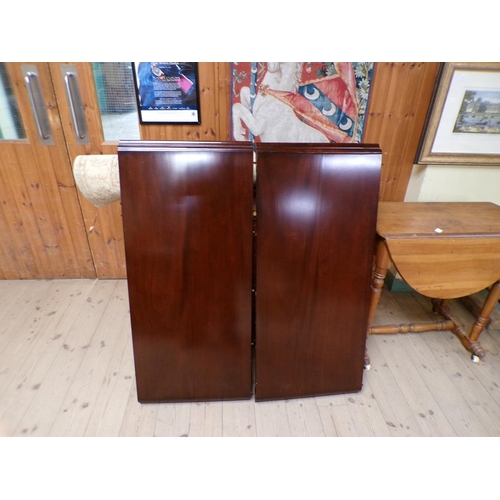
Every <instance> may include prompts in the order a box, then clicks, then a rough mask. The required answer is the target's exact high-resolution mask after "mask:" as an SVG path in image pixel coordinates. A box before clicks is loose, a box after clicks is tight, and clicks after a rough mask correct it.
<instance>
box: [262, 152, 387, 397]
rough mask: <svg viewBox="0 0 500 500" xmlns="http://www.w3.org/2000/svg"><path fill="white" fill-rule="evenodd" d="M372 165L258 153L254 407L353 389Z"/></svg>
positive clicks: (364, 157)
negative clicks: (264, 402) (267, 401)
mask: <svg viewBox="0 0 500 500" xmlns="http://www.w3.org/2000/svg"><path fill="white" fill-rule="evenodd" d="M381 159H382V155H381V151H380V150H379V148H378V147H376V146H369V145H366V146H360V145H352V146H351V147H347V146H342V147H339V146H336V145H330V146H319V145H286V144H281V145H279V144H259V145H258V146H257V165H258V166H257V245H256V246H257V256H256V266H257V269H256V289H257V295H256V388H255V397H256V400H265V399H276V398H295V397H306V396H316V395H326V394H334V393H345V392H355V391H358V390H360V389H361V386H362V378H363V364H364V351H365V341H366V331H367V327H368V323H367V322H368V307H369V299H370V277H371V269H372V260H373V253H374V244H375V235H376V218H377V204H378V193H379V182H380V168H381Z"/></svg>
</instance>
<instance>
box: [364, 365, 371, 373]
mask: <svg viewBox="0 0 500 500" xmlns="http://www.w3.org/2000/svg"><path fill="white" fill-rule="evenodd" d="M371 367H372V365H370V364H367V365H365V370H366V371H367V372H368V371H370V368H371Z"/></svg>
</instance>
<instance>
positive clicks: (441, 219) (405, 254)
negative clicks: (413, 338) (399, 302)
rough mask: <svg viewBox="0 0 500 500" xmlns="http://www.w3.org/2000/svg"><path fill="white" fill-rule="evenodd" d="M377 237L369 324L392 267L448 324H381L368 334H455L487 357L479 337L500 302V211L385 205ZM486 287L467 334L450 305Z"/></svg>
mask: <svg viewBox="0 0 500 500" xmlns="http://www.w3.org/2000/svg"><path fill="white" fill-rule="evenodd" d="M377 233H378V248H377V253H376V259H375V269H374V273H373V280H372V300H371V305H370V314H369V322H370V323H371V320H372V318H373V317H374V315H375V311H376V309H377V305H378V300H379V298H380V293H381V290H382V287H383V284H384V278H385V276H386V273H387V269H388V267H389V265H390V264H391V263H392V264H394V267H395V268H396V269H397V271H398V272H399V274H400V275H401V277H402V278H403V279H404V280H405V281H406V282H407V283H408V284H409V285H410V286H411V287H412V288H413V289H415V290H416V291H417V292H418V293H420V294H422V295H425V296H427V297H430V298H432V299H433V301H432V302H433V310H434V311H435V312H436V313H438V314H440V315H441V316H442V317H444V319H445V321H444V322H443V321H435V322H430V323H427V325H425V324H408V325H379V326H377V327H370V328H369V329H368V334H369V335H370V334H381V333H407V332H424V331H431V330H450V331H452V332H453V333H454V334H455V335H456V336H457V337H458V338H459V339H460V340H461V342H462V343H463V345H464V346H465V347H466V349H468V350H469V351H470V352H471V353H472V354H473V355H474V356H477V357H479V358H483V357H484V356H485V354H486V353H485V351H484V349H483V348H482V347H481V345H480V344H479V342H478V338H479V335H480V334H481V332H482V331H483V330H484V328H485V327H486V325H487V324H488V321H489V317H490V315H491V312H492V311H493V308H494V307H495V305H496V304H497V303H498V300H499V298H500V281H499V280H500V207H499V206H497V205H495V204H493V203H482V202H464V203H453V202H443V203H440V202H434V203H406V202H381V203H380V204H379V211H378V221H377ZM486 288H490V291H489V293H488V297H487V298H486V300H485V301H484V305H483V306H482V308H481V310H480V312H479V314H478V315H477V319H476V322H475V323H474V325H473V327H472V329H471V331H470V334H467V332H466V331H465V329H464V326H463V324H462V322H461V321H460V320H459V319H458V318H456V317H454V316H453V315H452V314H451V313H450V311H449V307H448V300H449V299H453V298H459V297H464V296H467V295H472V294H474V293H477V292H479V291H481V290H484V289H486Z"/></svg>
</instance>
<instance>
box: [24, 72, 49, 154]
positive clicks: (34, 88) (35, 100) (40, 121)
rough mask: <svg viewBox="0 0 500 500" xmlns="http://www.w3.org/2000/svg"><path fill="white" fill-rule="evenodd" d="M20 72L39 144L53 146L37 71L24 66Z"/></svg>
mask: <svg viewBox="0 0 500 500" xmlns="http://www.w3.org/2000/svg"><path fill="white" fill-rule="evenodd" d="M21 71H22V72H23V76H24V81H25V83H26V89H27V90H28V96H29V99H30V103H31V109H32V111H33V117H34V119H35V124H36V129H37V132H38V137H39V139H40V142H41V143H42V145H44V146H52V145H53V144H54V138H53V137H52V131H51V129H50V122H49V116H48V114H47V108H46V107H45V102H44V98H43V92H42V86H41V85H40V78H39V76H38V70H37V68H36V66H32V65H24V66H21Z"/></svg>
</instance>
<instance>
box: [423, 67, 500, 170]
mask: <svg viewBox="0 0 500 500" xmlns="http://www.w3.org/2000/svg"><path fill="white" fill-rule="evenodd" d="M416 163H418V164H421V165H429V164H436V165H440V164H451V165H453V164H457V165H500V63H499V62H487V63H484V62H477V63H476V62H474V63H471V62H447V63H442V66H441V68H440V76H439V77H438V80H437V85H436V88H435V91H434V96H433V99H432V102H431V105H430V108H429V113H428V117H427V123H426V126H425V128H424V132H423V134H422V139H421V144H420V147H419V152H418V154H417V159H416Z"/></svg>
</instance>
